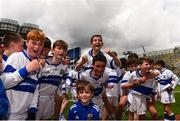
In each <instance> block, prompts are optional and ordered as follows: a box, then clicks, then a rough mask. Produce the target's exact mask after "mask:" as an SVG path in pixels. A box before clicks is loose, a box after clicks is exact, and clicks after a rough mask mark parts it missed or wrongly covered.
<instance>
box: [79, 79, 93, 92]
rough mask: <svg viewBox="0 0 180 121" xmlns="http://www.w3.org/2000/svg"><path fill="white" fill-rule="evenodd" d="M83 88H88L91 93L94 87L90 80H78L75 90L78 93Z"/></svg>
mask: <svg viewBox="0 0 180 121" xmlns="http://www.w3.org/2000/svg"><path fill="white" fill-rule="evenodd" d="M84 90H90V91H91V92H92V93H94V88H93V86H92V85H91V83H90V82H88V81H86V80H81V81H78V83H77V87H76V92H77V93H78V94H79V93H80V92H83V91H84Z"/></svg>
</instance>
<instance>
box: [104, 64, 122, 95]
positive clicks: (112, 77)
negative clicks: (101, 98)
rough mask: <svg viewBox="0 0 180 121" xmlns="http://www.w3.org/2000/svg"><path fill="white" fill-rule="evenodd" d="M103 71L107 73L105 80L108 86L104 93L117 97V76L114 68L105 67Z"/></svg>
mask: <svg viewBox="0 0 180 121" xmlns="http://www.w3.org/2000/svg"><path fill="white" fill-rule="evenodd" d="M105 72H107V74H108V75H109V79H108V81H107V83H108V86H107V88H106V94H107V96H108V97H119V84H118V83H119V78H118V76H117V73H116V71H115V70H112V69H110V68H107V67H106V68H105Z"/></svg>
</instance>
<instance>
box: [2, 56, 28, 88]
mask: <svg viewBox="0 0 180 121" xmlns="http://www.w3.org/2000/svg"><path fill="white" fill-rule="evenodd" d="M19 56H20V55H18V53H14V54H12V55H11V56H10V57H9V58H8V60H7V63H6V67H5V69H4V72H3V73H2V75H1V79H2V81H3V84H4V86H5V88H6V89H8V88H11V87H14V86H16V85H17V84H19V82H21V81H22V80H24V79H25V78H26V77H27V76H28V75H29V73H28V71H27V69H26V67H25V66H24V67H21V68H20V66H21V65H19V63H20V61H21V60H20V59H19ZM14 60H16V61H14Z"/></svg>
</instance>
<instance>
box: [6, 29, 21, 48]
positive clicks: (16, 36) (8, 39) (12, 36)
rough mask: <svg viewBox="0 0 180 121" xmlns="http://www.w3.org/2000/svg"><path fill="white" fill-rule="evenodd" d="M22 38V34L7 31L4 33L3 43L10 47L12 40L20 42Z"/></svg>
mask: <svg viewBox="0 0 180 121" xmlns="http://www.w3.org/2000/svg"><path fill="white" fill-rule="evenodd" d="M21 39H22V36H21V35H19V34H17V33H14V32H7V33H6V34H5V35H4V38H3V44H4V46H5V47H9V45H10V43H11V42H15V43H16V42H18V41H20V40H21Z"/></svg>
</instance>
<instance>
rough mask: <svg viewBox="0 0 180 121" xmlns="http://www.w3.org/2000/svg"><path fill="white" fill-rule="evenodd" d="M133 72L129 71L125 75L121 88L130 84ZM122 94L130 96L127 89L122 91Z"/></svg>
mask: <svg viewBox="0 0 180 121" xmlns="http://www.w3.org/2000/svg"><path fill="white" fill-rule="evenodd" d="M131 73H132V72H131V71H127V72H126V73H125V74H124V76H123V78H122V80H121V87H122V86H123V85H124V84H127V83H128V80H129V78H130V76H131ZM122 94H124V95H127V94H128V90H125V89H122Z"/></svg>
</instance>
